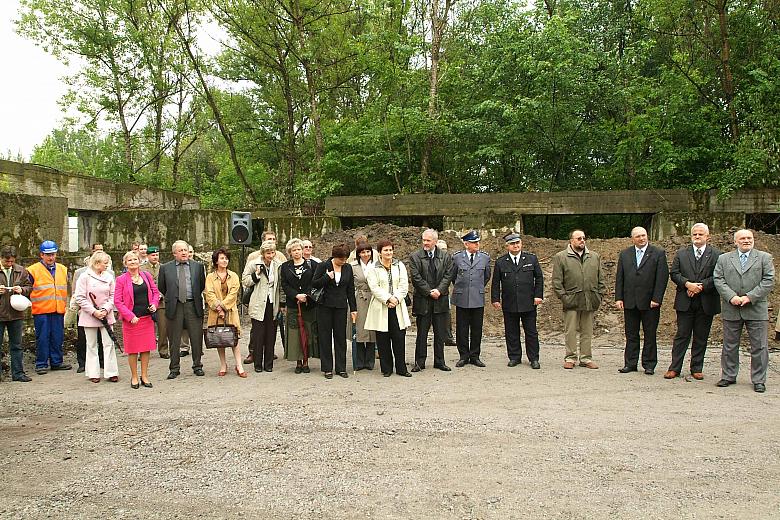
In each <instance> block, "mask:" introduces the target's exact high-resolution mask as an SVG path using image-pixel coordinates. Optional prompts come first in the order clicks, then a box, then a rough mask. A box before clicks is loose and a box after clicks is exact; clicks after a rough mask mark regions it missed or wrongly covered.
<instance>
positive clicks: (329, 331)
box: [317, 305, 347, 373]
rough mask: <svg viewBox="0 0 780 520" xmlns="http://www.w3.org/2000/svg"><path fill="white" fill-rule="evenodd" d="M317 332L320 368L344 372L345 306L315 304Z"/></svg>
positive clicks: (327, 370) (345, 349) (345, 347)
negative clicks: (339, 307)
mask: <svg viewBox="0 0 780 520" xmlns="http://www.w3.org/2000/svg"><path fill="white" fill-rule="evenodd" d="M317 334H318V337H319V341H320V367H321V370H322V371H323V372H336V373H338V372H346V371H347V308H346V307H344V308H341V309H337V308H335V307H325V306H323V305H319V306H317ZM334 363H335V366H334Z"/></svg>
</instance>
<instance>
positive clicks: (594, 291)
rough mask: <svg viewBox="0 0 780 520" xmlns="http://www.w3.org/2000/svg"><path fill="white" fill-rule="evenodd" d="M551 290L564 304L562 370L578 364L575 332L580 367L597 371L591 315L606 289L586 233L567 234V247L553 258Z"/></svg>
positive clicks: (597, 256)
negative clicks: (564, 346)
mask: <svg viewBox="0 0 780 520" xmlns="http://www.w3.org/2000/svg"><path fill="white" fill-rule="evenodd" d="M552 284H553V291H554V292H555V294H556V295H557V296H558V298H560V299H561V303H562V304H563V330H564V335H565V338H566V358H565V359H564V363H563V368H566V369H572V368H574V366H575V365H576V364H577V361H578V359H577V332H579V334H580V337H579V347H580V354H579V365H580V366H581V367H586V368H598V367H599V366H598V365H597V364H596V363H595V362H594V361H593V359H592V352H591V340H592V338H593V316H594V314H596V311H597V310H598V308H599V306H600V305H601V300H602V298H603V297H604V294H606V292H607V286H606V284H605V283H604V273H603V271H602V269H601V258H600V257H599V255H598V253H596V252H594V251H591V250H590V249H588V248H587V247H586V246H585V232H583V231H582V230H580V229H575V230H574V231H572V232H571V233H569V245H568V246H567V247H566V249H564V250H563V251H560V252H559V253H557V254H556V255H555V256H554V257H553V274H552Z"/></svg>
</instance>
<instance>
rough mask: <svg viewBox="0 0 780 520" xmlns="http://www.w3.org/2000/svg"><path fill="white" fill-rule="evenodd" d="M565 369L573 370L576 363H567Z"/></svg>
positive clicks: (564, 365)
mask: <svg viewBox="0 0 780 520" xmlns="http://www.w3.org/2000/svg"><path fill="white" fill-rule="evenodd" d="M563 368H565V369H566V370H571V369H572V368H574V363H573V362H572V361H566V362H565V363H564V364H563Z"/></svg>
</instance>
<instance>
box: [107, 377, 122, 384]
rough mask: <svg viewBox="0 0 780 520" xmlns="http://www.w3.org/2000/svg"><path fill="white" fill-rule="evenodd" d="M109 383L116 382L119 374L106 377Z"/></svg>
mask: <svg viewBox="0 0 780 520" xmlns="http://www.w3.org/2000/svg"><path fill="white" fill-rule="evenodd" d="M108 382H109V383H118V382H119V376H111V377H109V378H108Z"/></svg>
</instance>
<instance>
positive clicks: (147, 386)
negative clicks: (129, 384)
mask: <svg viewBox="0 0 780 520" xmlns="http://www.w3.org/2000/svg"><path fill="white" fill-rule="evenodd" d="M139 381H140V382H141V384H142V385H143V387H144V388H152V387H153V386H154V385H152V383H150V382H149V381H144V380H143V379H139Z"/></svg>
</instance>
